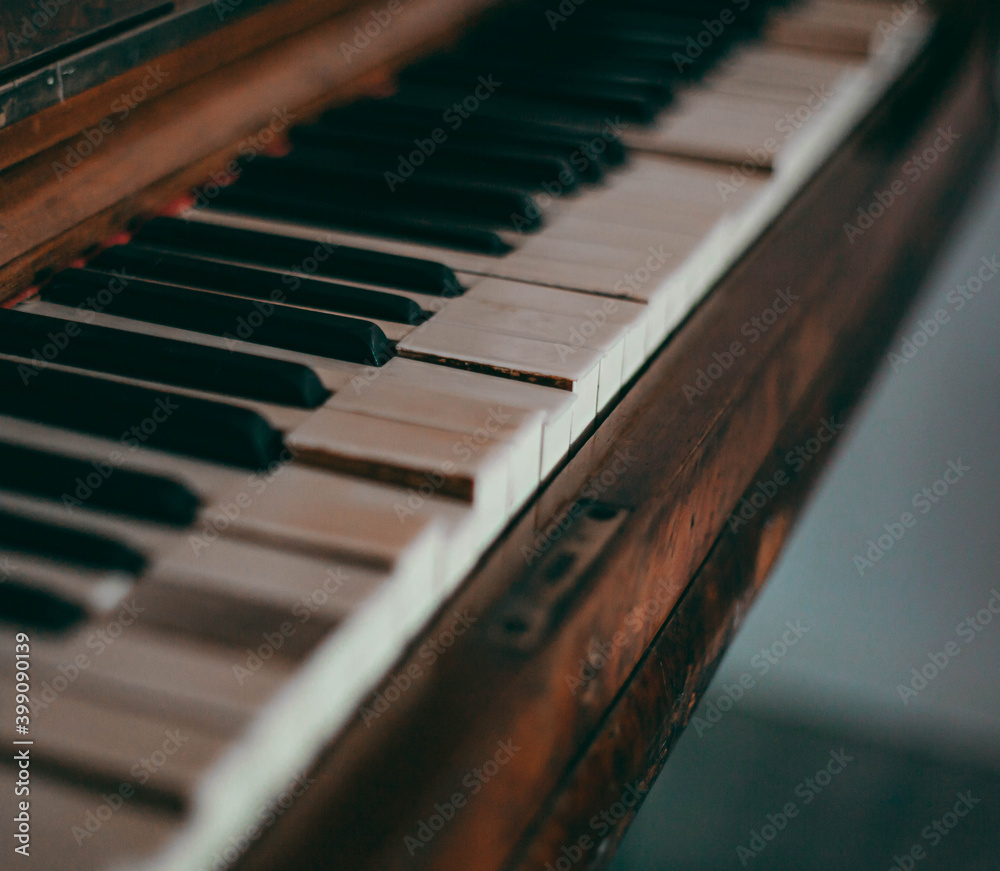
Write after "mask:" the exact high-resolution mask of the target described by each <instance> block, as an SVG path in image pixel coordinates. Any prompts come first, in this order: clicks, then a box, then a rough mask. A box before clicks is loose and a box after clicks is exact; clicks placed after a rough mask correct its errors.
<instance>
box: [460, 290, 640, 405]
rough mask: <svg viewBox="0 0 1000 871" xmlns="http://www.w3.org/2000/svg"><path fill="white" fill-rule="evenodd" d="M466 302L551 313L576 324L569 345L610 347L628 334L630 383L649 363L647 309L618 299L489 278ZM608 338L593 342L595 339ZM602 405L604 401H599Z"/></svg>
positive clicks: (626, 372)
mask: <svg viewBox="0 0 1000 871" xmlns="http://www.w3.org/2000/svg"><path fill="white" fill-rule="evenodd" d="M464 299H470V300H488V301H490V302H496V303H502V304H504V305H508V306H511V307H514V308H515V309H518V310H523V311H540V312H551V313H553V314H558V315H561V316H563V317H565V318H570V319H571V320H572V321H574V327H573V329H574V330H575V331H576V332H575V333H571V335H570V336H569V337H568V340H567V341H568V343H569V344H572V343H574V342H577V343H579V342H581V341H582V343H584V344H587V345H588V346H589V347H595V348H600V347H601V346H602V345H603V346H607V345H609V344H610V343H611V340H612V339H615V340H617V337H618V333H619V332H624V334H625V344H624V354H623V364H622V382H623V383H624V382H626V381H628V379H629V378H631V377H632V375H633V374H635V372H636V370H637V369H638V368H639V367H640V366H641V365H642V363H643V361H644V360H645V346H646V317H647V315H648V310H647V308H646V306H644V305H641V304H638V303H632V302H627V301H625V300H620V299H614V298H601V297H598V298H595V297H594V296H592V295H589V294H584V293H575V292H573V291H565V290H560V289H557V288H551V287H541V286H537V285H530V284H524V283H522V282H515V281H502V280H498V279H491V278H488V279H486V280H484V281H480V282H478V283H477V284H476V285H475V287H473V288H472V289H471V290H469V291H468V293H466V295H465V297H464ZM602 336H606V337H607V339H606V340H605V341H599V342H598V343H597V344H594V343H592V342H591V341H590V340H591V338H592V337H602ZM599 404H600V401H599ZM602 407H603V404H602Z"/></svg>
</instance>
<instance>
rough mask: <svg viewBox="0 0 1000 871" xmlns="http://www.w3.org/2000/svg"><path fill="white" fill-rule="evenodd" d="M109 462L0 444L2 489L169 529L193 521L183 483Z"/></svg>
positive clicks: (192, 499) (190, 496)
mask: <svg viewBox="0 0 1000 871" xmlns="http://www.w3.org/2000/svg"><path fill="white" fill-rule="evenodd" d="M109 460H110V458H108V457H104V458H101V459H98V460H94V461H93V462H90V461H88V460H81V459H78V458H76V457H66V456H61V455H60V454H57V453H53V452H51V451H42V450H36V449H34V448H26V447H22V446H21V445H12V444H7V443H4V442H0V489H4V490H13V491H15V492H17V493H27V494H29V495H31V496H36V497H38V498H41V499H50V500H52V501H53V502H61V503H62V504H63V505H65V506H66V508H67V509H68V510H70V511H72V510H73V509H74V508H91V509H98V510H102V511H110V512H113V513H116V514H127V515H129V516H130V517H138V518H141V519H143V520H153V521H155V522H157V523H167V524H170V525H171V526H189V525H190V524H191V523H193V522H194V520H195V517H196V516H197V513H198V497H197V496H196V495H195V494H194V493H193V492H191V490H189V489H188V488H187V487H186V486H184V484H182V483H180V482H179V481H174V480H172V479H170V478H164V477H162V476H159V475H149V474H146V473H144V472H136V471H132V470H131V469H122V468H118V467H116V466H115V465H114V464H113V463H111V462H109Z"/></svg>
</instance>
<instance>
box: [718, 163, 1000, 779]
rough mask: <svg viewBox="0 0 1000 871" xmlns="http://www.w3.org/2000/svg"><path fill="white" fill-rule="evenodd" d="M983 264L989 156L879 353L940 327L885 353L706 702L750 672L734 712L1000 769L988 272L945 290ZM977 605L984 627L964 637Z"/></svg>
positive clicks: (997, 515)
mask: <svg viewBox="0 0 1000 871" xmlns="http://www.w3.org/2000/svg"><path fill="white" fill-rule="evenodd" d="M994 257H1000V151H998V153H997V155H996V157H995V159H994V160H993V161H992V163H991V168H990V170H989V172H988V174H987V175H986V176H984V178H983V180H982V183H981V184H980V186H979V189H978V191H977V195H976V197H975V199H974V200H973V201H970V204H969V208H968V211H967V213H966V216H965V218H964V221H963V225H962V226H961V227H960V229H959V232H958V234H957V235H956V236H954V237H953V239H952V242H951V243H950V245H949V249H948V251H947V253H946V255H945V256H944V257H943V258H942V259H941V260H940V262H939V265H938V268H937V269H936V270H935V271H934V273H933V274H932V275H931V276H930V277H929V278H928V280H927V282H926V284H925V287H924V288H923V291H922V294H921V297H920V301H919V302H918V304H917V305H916V306H915V307H914V310H913V312H912V313H911V315H910V316H909V317H908V318H907V320H906V322H905V323H904V325H903V326H902V327H901V329H900V331H899V333H898V335H897V338H896V340H895V342H894V343H893V346H892V350H894V351H895V352H897V353H900V354H901V352H902V349H903V346H902V340H903V338H904V337H911V336H913V334H914V332H915V331H916V330H918V329H919V322H920V321H922V320H925V319H927V318H933V317H934V313H935V311H937V310H939V309H944V310H945V311H946V312H947V313H948V315H949V318H950V319H949V321H948V322H947V323H945V324H943V325H942V326H941V327H940V329H939V331H938V333H937V335H936V336H934V337H933V338H931V339H930V340H929V341H927V342H926V344H924V345H923V347H921V348H919V350H917V352H916V354H915V355H913V356H912V358H911V359H908V360H907V361H906V362H905V363H903V362H900V361H896V366H895V369H896V371H894V367H893V366H892V365H891V364H890V362H889V361H888V360H885V361H883V364H882V366H881V371H880V372H879V374H878V376H877V377H876V379H875V381H874V383H873V385H872V387H871V389H870V391H869V393H868V395H867V397H866V399H865V401H864V403H863V406H862V407H861V409H859V411H858V413H857V414H856V415H855V417H854V418H853V419H852V422H851V424H850V426H849V427H848V429H847V430H845V432H844V434H843V436H842V438H841V441H840V444H839V446H838V448H837V450H836V455H835V457H834V458H833V462H832V464H831V465H830V466H829V468H828V470H827V472H826V474H825V477H824V478H823V480H822V481H821V484H820V487H819V488H818V491H817V493H816V495H815V497H814V499H813V501H812V503H811V504H810V506H809V507H808V510H807V512H806V513H805V515H804V516H803V518H802V520H801V523H800V525H799V527H798V529H797V531H796V533H795V534H794V536H793V539H792V541H791V542H790V544H789V546H788V548H787V549H786V551H785V553H784V555H783V557H782V559H781V561H780V564H779V566H778V567H777V570H776V572H775V573H774V574H773V576H772V578H771V580H770V582H769V584H768V586H767V588H766V590H765V592H764V594H763V595H762V597H761V598H760V599H759V601H758V603H757V604H756V606H755V607H754V609H753V611H752V612H751V614H750V616H749V618H748V620H747V622H746V624H745V626H744V628H743V629H742V631H741V632H740V634H739V636H738V637H737V639H736V640H735V642H734V644H733V645H732V648H731V649H730V651H729V653H728V655H727V657H726V659H725V661H724V663H723V665H722V667H721V669H720V674H719V675H718V676H717V679H716V680H715V681H714V683H713V685H712V687H711V688H710V689H709V691H708V693H707V694H706V697H705V699H706V701H708V702H712V701H715V700H717V699H718V698H719V696H720V693H721V692H722V691H723V686H724V685H725V684H726V683H729V682H731V681H733V680H734V679H738V677H739V675H740V674H741V673H743V672H744V671H749V672H750V673H751V674H752V675H753V676H754V679H755V685H754V686H753V687H752V688H751V689H750V690H749V691H747V693H746V695H745V696H744V697H743V698H742V699H740V700H739V702H738V703H737V705H736V708H737V709H739V710H741V711H744V712H746V713H748V714H765V715H767V716H768V717H775V716H778V717H781V718H788V719H792V720H799V721H803V722H805V723H810V724H815V725H826V726H830V727H832V728H835V729H837V730H841V731H842V730H844V729H845V728H846V729H857V730H861V732H862V733H870V737H872V738H875V739H877V740H879V741H882V740H886V741H889V742H891V743H893V744H896V745H900V746H904V747H906V746H912V747H914V749H917V748H920V749H924V750H930V751H931V752H934V753H937V754H942V755H950V756H957V757H975V758H977V759H979V760H980V761H982V762H985V763H986V764H990V765H992V766H996V767H1000V613H998V614H990V613H989V611H988V610H987V611H985V612H983V611H982V609H984V608H987V606H988V605H989V604H990V600H991V597H992V605H993V608H994V609H998V610H1000V597H997V596H992V593H991V590H994V589H996V590H1000V534H998V531H1000V492H998V491H1000V410H998V404H1000V353H998V351H1000V341H998V338H1000V274H998V275H995V276H994V277H992V279H991V280H989V281H987V282H985V283H984V284H983V286H982V289H981V290H980V291H979V292H978V293H977V294H975V296H973V298H972V299H971V300H966V301H965V305H964V308H962V309H961V310H958V308H959V306H958V303H957V300H958V299H959V298H960V295H959V294H958V292H957V288H958V287H959V285H966V284H967V282H968V281H969V278H970V277H973V276H975V274H976V272H977V270H979V268H980V267H981V266H982V265H983V263H982V260H981V258H986V259H987V260H991V259H992V258H994ZM990 271H991V272H992V270H990ZM984 274H985V272H984ZM974 284H975V282H974ZM949 294H950V295H949ZM917 338H918V342H919V341H920V337H919V336H918V337H917ZM907 350H908V351H910V352H911V353H912V349H911V348H907ZM901 356H902V354H901ZM959 460H961V462H962V463H963V464H965V465H967V466H969V467H971V468H970V471H968V472H966V473H964V475H963V476H962V477H961V478H960V479H958V480H957V482H956V483H955V484H954V485H953V486H951V487H950V488H949V490H948V492H947V494H946V495H944V496H943V497H941V498H940V500H939V501H938V502H937V503H936V504H932V503H926V506H925V507H929V510H928V511H927V513H921V511H920V508H919V507H916V508H915V506H914V505H913V504H912V502H911V500H912V499H913V497H914V496H915V495H916V494H918V493H919V492H920V491H921V490H922V489H923V488H924V487H929V486H932V485H933V484H934V482H935V481H936V480H938V479H940V478H941V476H942V473H943V472H944V471H945V470H946V469H947V468H948V463H949V461H954V462H956V463H957V462H958V461H959ZM953 477H954V475H953ZM939 489H940V486H939ZM907 511H909V512H910V513H911V514H913V515H914V517H915V519H916V524H915V526H913V527H912V528H909V529H906V530H905V534H904V535H903V536H902V538H900V540H898V541H895V542H893V546H892V548H891V550H889V551H888V553H886V554H885V555H884V556H883V557H882V558H881V559H880V560H879V561H878V562H876V563H874V565H873V566H872V567H870V568H867V567H864V572H863V575H862V574H860V573H859V570H858V568H857V567H856V565H855V560H854V558H855V556H856V555H859V556H864V555H865V553H866V551H867V550H868V547H869V545H868V540H869V539H878V538H879V536H880V535H884V534H885V532H886V531H885V529H884V528H883V524H886V523H888V524H894V523H896V522H898V521H899V519H900V516H901V515H902V514H903V513H904V512H907ZM895 531H896V533H897V534H898V533H899V532H900V529H899V528H896V530H895ZM885 543H887V542H886V540H884V539H883V544H885ZM977 612H980V616H981V617H982V618H984V619H985V618H986V617H990V618H991V622H989V623H988V625H985V626H983V627H982V629H981V631H979V632H975V630H972V631H973V632H974V634H970V631H969V630H967V629H963V630H960V629H959V624H961V623H962V622H963V621H965V620H966V619H968V618H969V617H975V615H976V614H977ZM789 620H791V621H793V622H794V621H801V624H802V625H803V626H805V627H808V631H807V632H805V634H804V635H803V636H802V638H801V640H799V641H798V642H797V643H796V644H795V645H794V646H793V647H790V648H789V649H788V651H787V653H786V654H785V655H784V656H783V657H781V658H780V659H778V661H777V663H776V664H774V665H772V666H771V668H770V671H769V672H768V673H767V674H766V675H761V673H760V668H756V669H755V668H754V665H753V659H752V658H753V657H754V655H755V654H756V653H758V652H759V651H760V650H761V648H764V647H770V646H771V645H772V644H773V643H774V642H776V641H778V640H779V639H781V636H782V632H783V630H784V628H785V625H786V621H789ZM790 637H791V636H790ZM949 642H952V645H953V646H951V647H950V648H948V650H950V651H951V652H954V651H955V650H957V651H958V654H957V655H956V656H954V657H953V658H950V661H948V663H947V665H946V667H945V668H944V669H943V670H942V671H941V672H940V673H939V674H938V675H937V676H936V677H934V678H933V679H932V680H930V681H929V682H928V683H927V685H926V687H925V688H923V689H922V691H921V692H920V693H919V694H918V695H917V696H916V697H909V698H908V699H907V703H906V704H904V701H903V700H902V699H901V697H900V694H899V692H898V689H897V687H898V685H899V684H901V683H906V682H909V681H911V680H912V678H913V675H912V673H911V669H913V668H917V669H920V668H922V667H923V666H924V665H925V664H927V663H928V654H929V653H936V652H939V651H943V650H945V649H946V647H945V646H946V644H947V643H949ZM780 651H781V646H780V645H778V648H777V652H779V653H780ZM939 659H940V658H939ZM758 662H760V660H758ZM928 672H929V673H933V668H932V667H929V668H928ZM918 686H919V682H918Z"/></svg>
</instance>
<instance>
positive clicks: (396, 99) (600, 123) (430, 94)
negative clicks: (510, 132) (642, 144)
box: [385, 84, 626, 168]
mask: <svg viewBox="0 0 1000 871" xmlns="http://www.w3.org/2000/svg"><path fill="white" fill-rule="evenodd" d="M465 96H467V94H465V93H464V92H463V91H462V89H461V88H454V87H450V86H444V85H434V86H432V85H425V84H419V85H417V84H410V85H407V86H406V87H405V88H403V89H402V90H401V91H400V93H399V94H398V95H396V96H393V97H390V98H389V99H388V100H386V101H385V102H386V104H387V105H395V104H400V103H405V104H407V105H416V106H424V107H428V108H430V109H432V110H436V111H437V112H438V117H440V112H441V107H442V106H444V107H445V109H446V110H447V107H448V106H450V105H453V104H456V103H460V102H461V101H462V99H463V98H464V97H465ZM487 119H488V120H487ZM613 120H614V119H603V118H600V117H595V116H594V114H593V113H592V112H583V111H580V110H573V109H571V108H567V107H565V106H560V105H558V104H557V103H556V102H554V101H552V100H541V99H531V98H529V97H521V96H518V97H511V98H509V99H507V100H503V101H501V100H496V101H494V100H490V101H487V102H485V103H483V104H482V105H481V106H480V107H479V108H478V109H477V110H476V114H475V115H471V116H470V117H469V119H468V120H467V121H466V122H465V123H466V124H469V123H472V124H475V125H476V126H479V125H483V124H490V125H494V126H501V127H503V126H507V125H510V126H511V127H512V128H514V129H527V130H539V129H541V130H545V131H549V132H551V133H554V134H556V135H559V136H561V137H563V138H570V139H572V140H573V141H574V142H579V146H578V147H579V150H583V149H586V148H588V147H589V146H590V145H591V143H593V142H594V141H595V140H596V139H605V140H606V148H605V149H604V151H603V152H602V154H601V158H600V160H601V162H602V163H604V164H606V165H608V166H618V165H620V164H622V163H624V162H625V160H626V153H625V146H624V145H622V143H621V142H620V141H619V138H618V131H615V130H614V129H612V128H611V126H610V125H609V123H608V122H609V121H613ZM571 163H573V166H574V167H576V168H579V165H578V164H577V162H576V161H571Z"/></svg>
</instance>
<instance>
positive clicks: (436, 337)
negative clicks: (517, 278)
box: [398, 318, 601, 439]
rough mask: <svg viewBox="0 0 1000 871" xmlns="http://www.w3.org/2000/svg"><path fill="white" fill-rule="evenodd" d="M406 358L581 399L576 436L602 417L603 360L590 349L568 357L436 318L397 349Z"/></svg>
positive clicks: (576, 413)
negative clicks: (507, 378) (599, 410)
mask: <svg viewBox="0 0 1000 871" xmlns="http://www.w3.org/2000/svg"><path fill="white" fill-rule="evenodd" d="M398 350H399V352H400V353H401V354H402V355H404V356H407V357H411V358H413V359H417V360H425V361H428V362H434V363H441V364H443V365H447V366H459V367H462V368H466V369H471V370H472V371H478V372H491V373H499V374H503V375H507V376H510V377H514V378H520V379H521V380H524V381H529V382H531V383H534V384H546V385H548V386H550V387H558V388H560V389H562V390H569V391H571V392H573V393H576V394H577V400H578V401H577V404H576V405H575V406H574V411H573V427H572V437H573V439H576V438H577V437H578V436H579V435H581V434H582V433H583V431H584V429H586V427H587V426H588V425H589V424H590V422H591V421H592V420H593V419H594V416H595V415H596V413H597V395H598V387H599V384H600V369H601V365H600V364H601V355H600V354H599V353H598V352H596V351H592V350H590V349H589V348H578V349H574V353H572V354H567V353H565V351H564V350H563V349H561V348H559V347H558V346H556V345H553V344H552V343H551V342H540V341H537V340H535V339H525V338H521V337H519V336H504V335H500V334H496V333H490V332H487V331H485V330H479V329H474V328H470V327H466V326H462V325H461V324H454V323H449V322H447V321H437V320H435V319H434V318H432V319H431V320H429V321H428V322H427V323H426V324H424V325H423V326H422V327H421V328H420V330H416V331H414V332H413V333H411V334H410V335H409V336H407V338H406V339H404V340H403V341H402V342H401V343H400V344H399V346H398Z"/></svg>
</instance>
